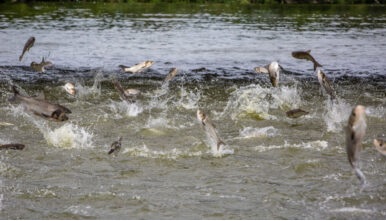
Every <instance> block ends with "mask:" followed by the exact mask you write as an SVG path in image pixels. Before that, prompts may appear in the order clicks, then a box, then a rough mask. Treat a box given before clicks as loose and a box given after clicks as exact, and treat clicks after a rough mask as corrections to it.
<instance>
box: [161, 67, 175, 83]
mask: <svg viewBox="0 0 386 221" xmlns="http://www.w3.org/2000/svg"><path fill="white" fill-rule="evenodd" d="M177 74H178V69H177V68H172V69H170V71H169V74H168V75H167V76H166V78H165V80H164V82H168V81H170V80H172V79H173V78H174V77H175V76H176V75H177Z"/></svg>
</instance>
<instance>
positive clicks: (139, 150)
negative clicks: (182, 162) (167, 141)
mask: <svg viewBox="0 0 386 221" xmlns="http://www.w3.org/2000/svg"><path fill="white" fill-rule="evenodd" d="M122 153H123V154H125V153H128V154H130V155H131V156H136V157H145V158H163V159H177V158H179V157H186V156H201V155H202V152H201V151H195V152H192V151H189V150H186V151H184V150H179V149H177V148H173V149H171V150H169V151H168V150H163V151H158V150H151V149H149V148H148V147H147V146H146V145H145V144H143V146H140V147H132V148H125V149H124V150H123V151H122Z"/></svg>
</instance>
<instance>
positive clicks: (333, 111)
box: [323, 98, 351, 132]
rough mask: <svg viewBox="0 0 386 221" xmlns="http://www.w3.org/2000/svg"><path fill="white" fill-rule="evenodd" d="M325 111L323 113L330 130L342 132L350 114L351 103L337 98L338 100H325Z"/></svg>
mask: <svg viewBox="0 0 386 221" xmlns="http://www.w3.org/2000/svg"><path fill="white" fill-rule="evenodd" d="M324 107H325V108H326V109H325V113H324V114H323V116H324V117H323V119H324V122H325V124H326V126H327V131H328V132H340V131H342V130H343V128H344V124H345V123H347V119H348V116H349V115H350V112H351V111H350V110H351V105H350V104H348V103H346V102H345V101H344V100H342V99H340V98H337V99H336V101H334V102H331V101H330V100H329V99H326V100H325V105H324Z"/></svg>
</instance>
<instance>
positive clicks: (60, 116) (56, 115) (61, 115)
mask: <svg viewBox="0 0 386 221" xmlns="http://www.w3.org/2000/svg"><path fill="white" fill-rule="evenodd" d="M51 118H52V119H54V120H57V121H66V120H68V117H67V115H66V113H65V112H63V111H62V110H60V109H58V110H56V111H54V112H53V113H52V115H51Z"/></svg>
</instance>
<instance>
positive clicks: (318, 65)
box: [314, 61, 323, 71]
mask: <svg viewBox="0 0 386 221" xmlns="http://www.w3.org/2000/svg"><path fill="white" fill-rule="evenodd" d="M317 67H323V66H322V65H321V64H319V63H318V62H317V61H315V62H314V71H315V70H316V68H317Z"/></svg>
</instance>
